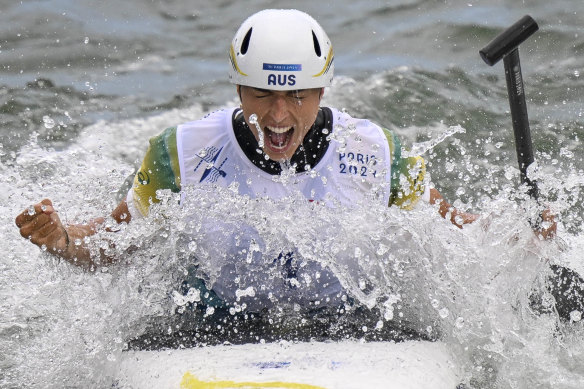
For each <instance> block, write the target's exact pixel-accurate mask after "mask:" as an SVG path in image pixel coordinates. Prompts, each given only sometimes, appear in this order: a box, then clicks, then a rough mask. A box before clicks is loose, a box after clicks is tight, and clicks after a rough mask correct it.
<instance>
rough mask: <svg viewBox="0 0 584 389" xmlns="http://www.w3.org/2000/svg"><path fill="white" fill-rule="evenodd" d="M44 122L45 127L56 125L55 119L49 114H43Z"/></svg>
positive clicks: (49, 127)
mask: <svg viewBox="0 0 584 389" xmlns="http://www.w3.org/2000/svg"><path fill="white" fill-rule="evenodd" d="M43 123H44V124H45V128H48V129H51V128H53V127H55V121H54V120H53V119H52V118H51V117H50V116H48V115H45V116H43Z"/></svg>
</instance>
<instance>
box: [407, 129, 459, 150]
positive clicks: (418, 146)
mask: <svg viewBox="0 0 584 389" xmlns="http://www.w3.org/2000/svg"><path fill="white" fill-rule="evenodd" d="M464 133H466V130H465V129H464V128H463V127H461V126H450V127H448V129H447V130H446V131H444V132H443V133H441V134H440V135H438V136H436V137H434V138H432V139H431V140H429V141H426V142H420V143H414V144H413V145H412V147H411V148H410V149H409V150H404V152H403V156H404V157H416V156H419V155H422V154H424V153H426V152H428V151H430V150H432V149H433V148H434V147H436V146H437V145H439V144H440V143H442V142H444V140H445V139H446V138H448V137H451V136H453V135H455V134H464Z"/></svg>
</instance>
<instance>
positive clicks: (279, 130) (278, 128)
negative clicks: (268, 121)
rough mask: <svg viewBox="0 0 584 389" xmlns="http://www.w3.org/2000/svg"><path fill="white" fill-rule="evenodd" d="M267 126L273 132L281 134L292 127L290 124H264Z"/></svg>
mask: <svg viewBox="0 0 584 389" xmlns="http://www.w3.org/2000/svg"><path fill="white" fill-rule="evenodd" d="M266 127H267V128H268V130H270V131H272V132H275V133H276V134H283V133H285V132H288V131H290V129H291V128H292V126H290V127H272V126H266Z"/></svg>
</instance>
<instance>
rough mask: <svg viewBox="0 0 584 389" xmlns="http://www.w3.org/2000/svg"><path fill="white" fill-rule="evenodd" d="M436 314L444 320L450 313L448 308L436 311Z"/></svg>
mask: <svg viewBox="0 0 584 389" xmlns="http://www.w3.org/2000/svg"><path fill="white" fill-rule="evenodd" d="M438 314H439V315H440V317H441V318H443V319H446V318H447V317H448V315H449V314H450V312H449V311H448V308H442V309H441V310H439V311H438Z"/></svg>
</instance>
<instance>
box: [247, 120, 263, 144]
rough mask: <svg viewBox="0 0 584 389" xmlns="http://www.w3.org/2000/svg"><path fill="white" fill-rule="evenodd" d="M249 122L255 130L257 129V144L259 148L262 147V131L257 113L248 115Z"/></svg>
mask: <svg viewBox="0 0 584 389" xmlns="http://www.w3.org/2000/svg"><path fill="white" fill-rule="evenodd" d="M249 124H252V125H254V126H255V128H256V130H257V131H258V138H259V140H258V146H260V149H263V148H264V145H265V143H264V131H263V130H262V129H261V127H260V124H259V122H258V115H256V114H255V113H252V114H251V115H249Z"/></svg>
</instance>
